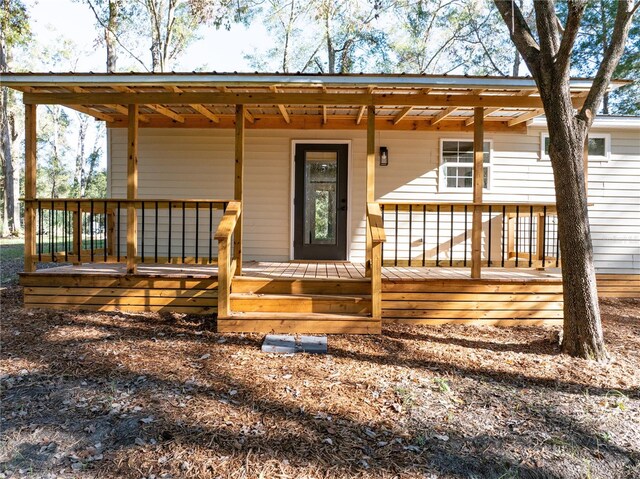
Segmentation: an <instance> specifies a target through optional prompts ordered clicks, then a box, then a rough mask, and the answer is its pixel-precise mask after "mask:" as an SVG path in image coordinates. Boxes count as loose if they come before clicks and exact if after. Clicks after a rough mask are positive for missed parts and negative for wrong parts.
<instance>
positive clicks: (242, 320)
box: [218, 312, 381, 334]
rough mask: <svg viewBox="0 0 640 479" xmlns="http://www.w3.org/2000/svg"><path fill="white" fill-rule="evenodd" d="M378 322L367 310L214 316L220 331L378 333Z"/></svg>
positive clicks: (379, 324) (234, 313) (379, 325)
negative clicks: (216, 318) (342, 312)
mask: <svg viewBox="0 0 640 479" xmlns="http://www.w3.org/2000/svg"><path fill="white" fill-rule="evenodd" d="M380 330H381V322H380V321H379V320H374V319H373V318H371V316H370V315H368V314H329V313H281V312H252V313H247V312H233V313H231V316H230V317H229V318H226V319H219V320H218V331H219V332H221V333H237V332H243V333H271V332H277V333H310V334H313V333H318V334H380Z"/></svg>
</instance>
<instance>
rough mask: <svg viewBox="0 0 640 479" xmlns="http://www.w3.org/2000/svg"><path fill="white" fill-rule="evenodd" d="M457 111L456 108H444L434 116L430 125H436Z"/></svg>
mask: <svg viewBox="0 0 640 479" xmlns="http://www.w3.org/2000/svg"><path fill="white" fill-rule="evenodd" d="M457 109H458V107H457V106H450V107H449V108H445V109H444V110H442V111H441V112H440V113H438V114H437V115H436V116H434V117H433V120H431V124H432V125H437V124H438V123H440V122H441V121H442V120H444V119H445V118H446V117H448V116H449V115H451V114H452V113H453V112H454V111H456V110H457Z"/></svg>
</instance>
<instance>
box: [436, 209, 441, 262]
mask: <svg viewBox="0 0 640 479" xmlns="http://www.w3.org/2000/svg"><path fill="white" fill-rule="evenodd" d="M436 266H440V205H437V206H436Z"/></svg>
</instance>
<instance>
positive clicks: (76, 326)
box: [0, 287, 640, 478]
mask: <svg viewBox="0 0 640 479" xmlns="http://www.w3.org/2000/svg"><path fill="white" fill-rule="evenodd" d="M1 295H2V296H1V300H2V311H1V318H2V331H1V341H2V356H1V360H0V364H1V372H2V376H1V381H0V385H1V387H2V411H1V413H2V414H1V416H2V417H1V422H0V426H1V429H2V435H1V442H0V477H38V478H40V477H42V478H49V477H51V478H53V477H78V478H89V477H105V478H111V477H127V478H128V477H132V478H182V477H193V478H209V477H223V478H226V477H233V478H235V477H238V478H240V477H243V478H253V477H256V478H275V477H309V478H316V477H318V478H320V477H322V478H333V477H336V478H337V477H340V478H342V477H344V478H347V477H348V478H354V477H356V478H357V477H376V478H377V477H427V478H429V477H434V478H435V477H443V478H449V477H451V478H454V477H455V478H485V477H489V478H493V477H495V478H498V477H500V478H507V477H521V478H546V477H562V478H587V477H590V478H637V477H640V409H639V407H640V372H639V368H640V348H639V347H638V346H639V345H640V300H635V299H630V300H603V301H602V311H603V319H604V327H605V335H606V340H607V345H608V349H609V352H610V355H611V359H610V361H608V362H607V363H606V364H596V363H593V362H589V361H583V360H577V359H572V358H569V357H567V356H564V355H562V354H560V352H559V348H558V346H557V344H556V343H555V342H554V337H555V336H556V332H557V328H555V329H554V328H542V327H540V328H538V327H532V328H495V327H465V326H442V327H409V326H398V325H389V326H385V327H384V329H383V334H382V335H381V336H330V337H329V354H328V355H326V356H313V355H306V354H296V355H271V354H264V353H261V352H260V344H261V340H262V336H260V335H243V334H225V335H221V334H217V333H215V323H214V322H213V321H212V320H211V319H207V318H202V317H189V316H184V315H177V314H172V315H158V314H125V313H88V312H64V311H44V310H25V309H24V308H23V305H22V291H21V289H20V288H18V287H9V288H5V289H4V290H2V292H1Z"/></svg>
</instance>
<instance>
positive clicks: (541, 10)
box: [533, 0, 560, 66]
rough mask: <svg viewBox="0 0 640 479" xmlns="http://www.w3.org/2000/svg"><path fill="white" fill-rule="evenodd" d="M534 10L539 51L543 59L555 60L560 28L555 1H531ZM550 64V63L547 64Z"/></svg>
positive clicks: (558, 46)
mask: <svg viewBox="0 0 640 479" xmlns="http://www.w3.org/2000/svg"><path fill="white" fill-rule="evenodd" d="M533 7H534V9H535V11H536V27H537V29H538V39H539V41H540V53H541V54H542V58H543V59H545V60H551V61H553V60H555V59H556V56H557V54H558V50H559V49H560V29H559V28H558V23H559V21H558V16H557V15H556V11H555V2H552V1H549V0H544V1H540V2H533ZM548 66H551V65H548Z"/></svg>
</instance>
